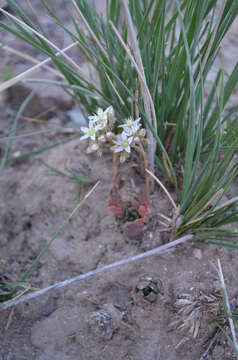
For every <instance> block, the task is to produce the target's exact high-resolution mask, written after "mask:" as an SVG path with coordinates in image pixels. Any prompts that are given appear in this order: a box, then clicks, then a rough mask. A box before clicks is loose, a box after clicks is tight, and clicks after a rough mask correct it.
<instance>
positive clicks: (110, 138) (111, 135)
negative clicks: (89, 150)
mask: <svg viewBox="0 0 238 360" xmlns="http://www.w3.org/2000/svg"><path fill="white" fill-rule="evenodd" d="M106 138H107V140H109V141H111V140H112V139H113V138H114V134H113V132H111V131H108V132H107V133H106Z"/></svg>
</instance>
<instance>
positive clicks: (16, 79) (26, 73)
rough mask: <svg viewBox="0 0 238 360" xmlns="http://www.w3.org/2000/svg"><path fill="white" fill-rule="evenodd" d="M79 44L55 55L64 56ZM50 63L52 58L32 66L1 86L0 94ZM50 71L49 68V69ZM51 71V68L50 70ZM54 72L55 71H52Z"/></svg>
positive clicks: (71, 45)
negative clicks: (63, 54)
mask: <svg viewBox="0 0 238 360" xmlns="http://www.w3.org/2000/svg"><path fill="white" fill-rule="evenodd" d="M77 44H78V42H77V41H76V42H74V43H73V44H70V45H68V46H67V47H66V48H64V49H62V50H60V51H59V52H57V53H56V54H55V56H59V55H62V53H64V52H66V51H68V50H70V49H72V48H73V47H74V46H75V45H77ZM50 61H52V59H51V58H47V59H45V60H43V61H41V62H40V63H38V64H37V65H34V66H32V67H31V68H30V69H28V70H26V71H24V72H22V73H21V74H19V75H17V76H15V77H14V78H12V79H10V80H8V81H5V82H4V83H3V84H1V85H0V92H2V91H5V90H7V89H9V88H10V87H11V86H13V85H15V84H17V83H18V82H20V81H22V80H24V79H26V78H27V77H28V76H29V75H31V74H32V73H33V72H34V71H36V70H38V69H40V68H41V67H44V66H45V65H46V64H48V63H49V62H50ZM48 69H49V68H48ZM50 69H51V68H50ZM52 70H53V69H52ZM60 76H61V77H62V78H63V79H64V76H63V75H62V74H61V75H60Z"/></svg>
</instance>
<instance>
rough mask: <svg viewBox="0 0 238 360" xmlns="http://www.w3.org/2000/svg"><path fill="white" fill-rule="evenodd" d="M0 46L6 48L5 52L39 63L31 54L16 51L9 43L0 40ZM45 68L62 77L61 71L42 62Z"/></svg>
mask: <svg viewBox="0 0 238 360" xmlns="http://www.w3.org/2000/svg"><path fill="white" fill-rule="evenodd" d="M0 48H1V49H3V50H6V51H7V52H9V53H11V54H14V55H17V56H19V57H20V58H22V59H24V60H27V61H29V62H31V63H33V64H40V63H41V62H40V61H38V60H36V59H35V58H33V57H32V56H30V55H28V54H25V53H23V52H22V51H18V50H17V49H14V48H12V47H10V46H9V45H5V44H3V43H1V42H0ZM42 66H43V67H44V68H45V69H46V70H48V71H50V72H52V73H54V74H55V75H57V76H59V77H62V78H64V77H63V75H62V74H61V72H59V71H58V70H55V69H54V68H52V67H50V66H47V65H46V64H43V65H42Z"/></svg>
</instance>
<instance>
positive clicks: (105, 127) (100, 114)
mask: <svg viewBox="0 0 238 360" xmlns="http://www.w3.org/2000/svg"><path fill="white" fill-rule="evenodd" d="M88 119H89V123H88V127H83V126H82V127H81V128H80V130H81V132H82V133H83V134H84V135H83V136H81V138H80V140H88V147H87V150H86V152H87V153H88V154H90V153H92V152H94V151H97V152H98V155H101V154H102V150H101V146H100V145H101V144H102V143H105V142H106V141H107V140H110V138H111V134H112V130H113V127H114V124H115V117H114V110H113V108H112V106H109V107H108V108H107V109H106V110H105V111H103V109H101V108H99V109H98V110H97V113H96V114H94V115H92V116H89V117H88Z"/></svg>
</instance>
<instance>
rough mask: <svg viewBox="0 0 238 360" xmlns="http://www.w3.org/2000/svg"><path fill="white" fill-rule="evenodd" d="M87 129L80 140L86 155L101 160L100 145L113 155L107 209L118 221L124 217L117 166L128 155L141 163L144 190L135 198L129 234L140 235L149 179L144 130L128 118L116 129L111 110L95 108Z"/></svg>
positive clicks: (138, 121) (146, 205) (146, 204)
mask: <svg viewBox="0 0 238 360" xmlns="http://www.w3.org/2000/svg"><path fill="white" fill-rule="evenodd" d="M88 120H89V122H88V127H81V128H80V129H81V132H82V133H83V135H82V136H81V138H80V139H81V140H86V141H87V147H86V152H87V153H88V154H90V153H92V152H96V151H97V154H98V155H99V156H102V153H103V152H102V150H103V145H107V144H108V145H109V147H110V150H111V151H112V154H113V167H114V176H113V185H112V190H111V194H110V198H109V203H108V208H109V211H110V212H112V213H113V214H114V215H115V216H117V217H120V218H122V217H123V216H124V214H125V206H124V204H123V201H122V198H121V195H120V190H121V188H122V186H123V185H122V181H121V178H120V169H119V167H120V163H121V164H122V163H125V162H126V161H127V160H129V158H130V156H131V153H132V151H135V152H137V153H139V155H140V156H141V158H142V160H143V161H142V162H143V169H144V174H143V175H144V177H145V179H146V181H145V189H143V190H141V193H140V194H139V206H138V209H137V213H138V219H136V220H135V222H134V227H135V228H136V231H135V229H133V233H138V232H141V231H142V229H143V225H144V223H145V222H146V221H147V220H148V205H149V202H148V193H149V185H150V183H149V178H148V175H147V173H146V171H145V169H146V168H147V167H148V158H147V155H146V152H145V151H144V145H147V143H148V142H147V139H146V130H145V129H143V128H142V125H141V122H140V121H141V119H140V118H138V119H136V120H134V119H133V118H132V117H129V118H128V119H126V120H125V122H124V124H122V125H118V126H116V118H115V114H114V110H113V107H112V106H110V107H108V108H107V109H106V110H103V109H101V108H99V109H98V110H97V112H96V114H94V115H90V116H89V117H88Z"/></svg>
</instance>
